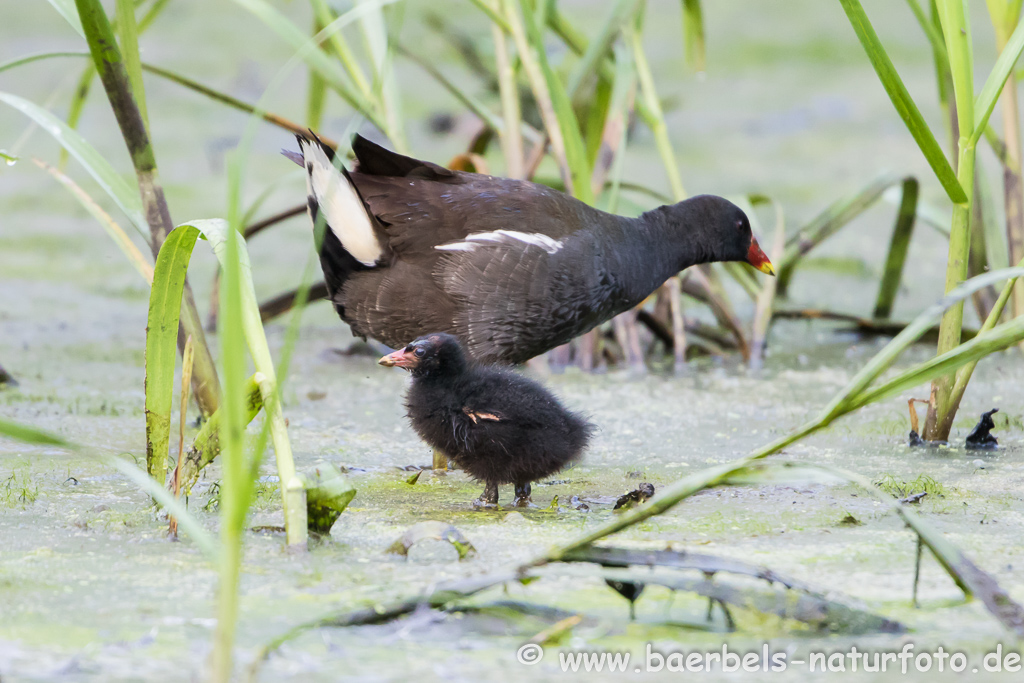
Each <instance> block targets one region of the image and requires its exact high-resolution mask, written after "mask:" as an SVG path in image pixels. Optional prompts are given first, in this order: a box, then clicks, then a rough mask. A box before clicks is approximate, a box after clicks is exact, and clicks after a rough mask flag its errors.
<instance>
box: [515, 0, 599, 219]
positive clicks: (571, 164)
mask: <svg viewBox="0 0 1024 683" xmlns="http://www.w3.org/2000/svg"><path fill="white" fill-rule="evenodd" d="M502 4H503V6H504V8H505V17H506V19H507V20H508V22H509V24H510V25H511V26H512V35H513V37H514V38H515V41H516V47H517V48H518V50H519V57H520V59H521V60H522V62H523V66H524V68H525V69H526V73H527V76H528V77H529V80H530V87H531V89H532V90H533V94H534V98H535V99H536V100H537V105H538V107H539V108H540V110H541V115H542V117H543V118H544V126H545V128H547V132H548V135H549V136H550V138H551V147H552V149H554V150H555V156H556V157H558V158H559V160H560V162H561V165H562V166H563V171H564V172H565V174H566V177H565V178H564V181H565V183H566V188H567V189H568V190H569V193H570V194H572V195H573V196H574V197H576V198H577V199H579V200H581V201H583V202H586V203H587V204H593V203H594V197H593V194H592V193H591V190H590V174H591V172H590V167H589V164H588V163H587V153H586V147H585V146H584V144H583V135H582V132H581V131H580V124H579V121H577V119H576V114H575V112H573V109H572V103H571V102H570V100H569V95H568V93H567V92H566V89H565V85H564V84H563V83H562V81H561V80H559V78H558V75H557V74H556V73H555V72H554V70H553V69H552V68H551V65H550V63H549V62H548V56H547V51H546V49H545V45H544V37H543V32H542V29H541V26H540V25H539V24H538V21H537V20H538V17H537V15H536V13H535V12H533V11H531V8H530V7H529V3H528V0H520V5H521V7H522V11H523V20H520V18H519V13H518V11H517V10H516V8H515V7H514V6H513V4H512V2H511V0H503V3H502ZM524 27H525V28H524Z"/></svg>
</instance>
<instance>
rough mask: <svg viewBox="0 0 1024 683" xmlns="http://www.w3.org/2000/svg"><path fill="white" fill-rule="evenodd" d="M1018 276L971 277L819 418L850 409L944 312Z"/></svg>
mask: <svg viewBox="0 0 1024 683" xmlns="http://www.w3.org/2000/svg"><path fill="white" fill-rule="evenodd" d="M1020 275H1024V268H1006V269H1003V270H998V271H993V272H991V273H985V274H983V275H978V276H976V277H973V278H971V279H970V280H967V281H966V282H964V283H963V284H962V285H960V286H959V287H957V288H955V289H953V290H952V291H950V292H949V294H947V295H946V296H944V297H943V298H942V299H941V300H940V301H939V302H938V303H936V304H933V305H932V306H929V307H928V308H927V309H926V310H925V311H924V312H923V313H921V314H920V315H919V316H917V317H916V318H915V319H914V320H913V322H911V323H910V324H909V325H907V326H906V327H905V328H904V329H903V331H902V332H900V333H899V334H898V335H896V336H895V337H893V339H892V341H890V342H889V343H888V344H886V345H885V346H884V347H883V348H882V350H881V351H879V352H878V353H877V354H875V356H874V357H873V358H872V359H871V360H870V361H868V362H867V364H865V366H864V367H863V368H861V370H860V371H859V372H858V373H857V374H856V375H855V376H854V377H853V379H851V380H850V382H849V383H848V384H847V385H846V387H844V388H843V390H842V391H840V392H839V393H838V394H837V395H836V396H835V397H834V398H833V399H832V401H830V402H829V404H828V406H826V407H825V409H824V410H823V411H822V416H829V417H830V418H834V417H837V416H839V415H841V414H844V413H846V412H849V410H850V409H851V408H850V406H851V405H854V402H855V401H856V399H857V396H858V395H860V394H861V392H863V391H864V390H865V389H866V388H867V387H868V385H870V384H871V382H873V381H874V380H875V379H876V378H877V377H878V376H879V375H880V374H882V373H883V372H884V371H885V370H887V369H888V368H889V367H891V366H892V364H893V362H894V361H895V360H896V358H897V357H898V356H899V355H900V354H902V353H903V352H904V351H905V350H906V349H907V348H908V347H909V346H910V345H911V344H913V343H914V342H916V341H917V340H918V339H919V338H920V336H921V335H922V334H924V333H925V331H927V330H928V329H929V328H931V326H932V325H934V324H935V323H936V322H937V321H938V320H939V319H940V318H941V317H942V315H943V313H945V311H946V310H947V309H950V308H952V307H953V306H956V305H958V304H962V303H963V300H964V299H966V298H967V297H969V296H970V295H971V294H973V293H974V292H976V291H978V290H979V289H982V288H983V287H987V286H989V285H991V284H993V283H995V282H999V281H1000V280H1005V279H1007V278H1011V277H1018V276H1020Z"/></svg>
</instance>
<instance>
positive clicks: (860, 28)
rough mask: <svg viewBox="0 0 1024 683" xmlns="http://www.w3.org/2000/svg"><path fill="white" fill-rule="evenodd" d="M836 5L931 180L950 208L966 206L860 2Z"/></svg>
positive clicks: (847, 0)
mask: <svg viewBox="0 0 1024 683" xmlns="http://www.w3.org/2000/svg"><path fill="white" fill-rule="evenodd" d="M839 1H840V4H842V6H843V9H844V10H845V11H846V16H847V17H848V18H849V20H850V24H851V26H853V30H854V32H856V34H857V38H858V39H859V40H860V42H861V45H863V46H864V51H865V52H867V55H868V59H870V60H871V65H872V66H873V67H874V68H875V73H877V74H878V79H879V80H880V81H881V82H882V86H883V87H884V88H885V92H886V93H887V94H888V95H889V99H890V100H891V101H892V104H893V106H894V107H895V108H896V112H897V113H898V114H899V115H900V118H902V119H903V123H905V124H906V126H907V129H908V130H909V131H910V134H911V135H912V136H913V137H914V140H915V141H916V142H917V146H918V147H919V148H920V149H921V152H922V153H923V154H924V156H925V159H927V160H928V164H929V165H930V166H931V167H932V171H934V172H935V177H936V178H938V179H939V182H940V183H942V188H943V189H944V190H945V191H946V194H947V195H949V198H950V200H952V201H953V203H954V204H966V203H967V194H966V193H965V192H964V188H963V187H961V186H960V182H959V181H958V180H957V177H956V173H954V172H953V167H952V166H950V164H949V160H948V159H946V155H945V154H944V153H943V151H942V148H941V147H940V146H939V143H938V142H937V141H936V140H935V134H934V133H932V130H931V128H929V127H928V123H927V122H926V121H925V120H924V117H923V116H922V115H921V112H920V110H919V109H918V108H917V104H916V103H915V102H914V99H913V98H912V97H911V96H910V93H909V92H907V88H906V86H905V85H903V80H902V79H901V78H900V75H899V73H897V71H896V67H894V66H893V64H892V61H891V60H890V59H889V55H888V54H887V53H886V51H885V47H884V46H883V45H882V41H880V40H879V39H878V35H877V34H876V33H875V29H874V27H873V26H872V25H871V21H870V20H869V19H868V16H867V14H865V12H864V8H863V7H862V6H861V4H860V0H839Z"/></svg>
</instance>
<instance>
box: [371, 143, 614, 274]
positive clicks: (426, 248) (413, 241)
mask: <svg viewBox="0 0 1024 683" xmlns="http://www.w3.org/2000/svg"><path fill="white" fill-rule="evenodd" d="M352 149H353V151H355V154H356V158H357V160H358V162H359V163H358V167H357V168H356V170H355V172H353V173H352V174H351V179H352V181H353V183H355V185H356V187H357V188H358V190H359V194H360V195H361V196H362V198H363V200H364V201H365V202H366V203H367V205H368V206H369V207H370V211H371V213H373V215H374V216H376V217H377V219H378V220H380V221H381V222H382V223H384V224H385V227H386V232H387V234H388V236H389V238H390V246H391V248H392V249H394V250H395V252H396V253H398V254H399V255H400V256H401V257H408V256H409V255H412V256H413V257H414V258H415V257H417V256H419V257H423V256H426V255H428V254H429V253H430V251H431V249H432V248H433V247H435V246H437V245H439V244H444V243H446V242H452V241H456V240H460V239H462V238H464V237H466V236H468V235H471V234H473V233H477V232H491V231H494V230H519V231H522V232H531V233H540V234H543V235H547V236H548V237H552V238H554V239H560V238H562V237H565V236H566V235H569V234H571V233H572V232H575V231H576V230H579V229H582V228H583V227H586V226H587V225H592V224H594V223H596V222H601V221H602V220H604V218H605V217H606V216H607V214H603V213H602V212H600V211H597V210H596V209H593V208H591V207H589V206H587V205H586V204H584V203H583V202H580V201H578V200H576V199H574V198H572V197H570V196H568V195H566V194H563V193H562V192H558V191H557V190H553V189H551V188H549V187H546V186H544V185H538V184H536V183H531V182H528V181H525V180H513V179H511V178H497V177H494V176H489V175H481V174H477V173H464V172H462V171H450V170H448V169H446V168H443V167H441V166H438V165H437V164H433V163H430V162H429V161H419V160H417V159H412V158H411V157H407V156H403V155H401V154H396V153H394V152H391V151H389V150H386V149H384V148H383V147H380V146H378V145H375V144H373V143H371V142H369V141H367V140H366V139H365V138H361V137H359V136H356V138H355V140H354V141H353V144H352Z"/></svg>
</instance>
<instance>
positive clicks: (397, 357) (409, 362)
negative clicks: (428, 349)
mask: <svg viewBox="0 0 1024 683" xmlns="http://www.w3.org/2000/svg"><path fill="white" fill-rule="evenodd" d="M377 363H378V364H380V365H383V366H384V367H388V368H405V369H406V370H408V369H410V368H414V367H416V356H415V355H414V354H413V352H412V351H406V350H405V349H398V350H397V351H395V352H393V353H389V354H388V355H386V356H384V357H382V358H381V359H380V360H379V361H377Z"/></svg>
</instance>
